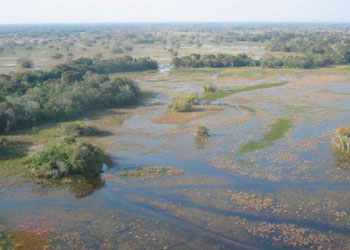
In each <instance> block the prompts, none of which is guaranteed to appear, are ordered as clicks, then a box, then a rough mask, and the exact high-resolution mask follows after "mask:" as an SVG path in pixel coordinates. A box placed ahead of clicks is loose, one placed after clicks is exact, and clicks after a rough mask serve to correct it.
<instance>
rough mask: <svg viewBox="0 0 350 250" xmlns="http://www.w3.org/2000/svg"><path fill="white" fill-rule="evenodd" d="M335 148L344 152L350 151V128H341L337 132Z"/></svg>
mask: <svg viewBox="0 0 350 250" xmlns="http://www.w3.org/2000/svg"><path fill="white" fill-rule="evenodd" d="M334 142H335V143H334V144H335V147H337V148H338V149H340V150H343V151H350V127H340V128H338V129H337V130H336V132H335V140H334Z"/></svg>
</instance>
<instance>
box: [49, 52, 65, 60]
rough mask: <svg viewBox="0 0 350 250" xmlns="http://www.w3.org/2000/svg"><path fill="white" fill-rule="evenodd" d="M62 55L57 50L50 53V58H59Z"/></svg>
mask: <svg viewBox="0 0 350 250" xmlns="http://www.w3.org/2000/svg"><path fill="white" fill-rule="evenodd" d="M62 57H63V54H62V53H59V52H55V53H54V54H52V55H51V58H52V59H57V60H58V59H61V58H62Z"/></svg>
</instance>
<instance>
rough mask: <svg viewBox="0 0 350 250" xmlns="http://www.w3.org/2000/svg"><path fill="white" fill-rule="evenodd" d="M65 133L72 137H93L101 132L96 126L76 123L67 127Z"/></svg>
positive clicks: (82, 122) (81, 122)
mask: <svg viewBox="0 0 350 250" xmlns="http://www.w3.org/2000/svg"><path fill="white" fill-rule="evenodd" d="M65 131H66V133H67V134H68V135H70V136H93V135H97V134H98V133H99V132H100V131H99V130H98V128H96V127H94V126H89V125H87V124H86V122H84V121H76V122H72V123H68V124H67V125H65Z"/></svg>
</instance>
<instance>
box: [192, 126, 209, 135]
mask: <svg viewBox="0 0 350 250" xmlns="http://www.w3.org/2000/svg"><path fill="white" fill-rule="evenodd" d="M194 135H195V136H196V137H199V138H208V137H209V136H210V134H209V129H208V128H207V127H205V126H202V125H197V127H196V130H195V132H194Z"/></svg>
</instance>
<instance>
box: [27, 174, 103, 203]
mask: <svg viewBox="0 0 350 250" xmlns="http://www.w3.org/2000/svg"><path fill="white" fill-rule="evenodd" d="M67 187H68V191H69V193H71V194H72V195H73V196H74V197H76V198H83V197H87V196H89V195H91V194H93V193H94V192H96V191H98V190H100V189H102V188H104V187H106V182H105V181H104V180H103V179H102V178H101V176H98V177H90V178H86V177H82V176H75V177H70V178H64V179H62V180H60V181H55V182H41V183H39V185H38V186H36V187H35V189H34V190H33V191H34V192H35V193H36V194H39V195H40V196H46V195H50V193H52V192H54V191H55V190H57V189H61V188H67Z"/></svg>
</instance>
